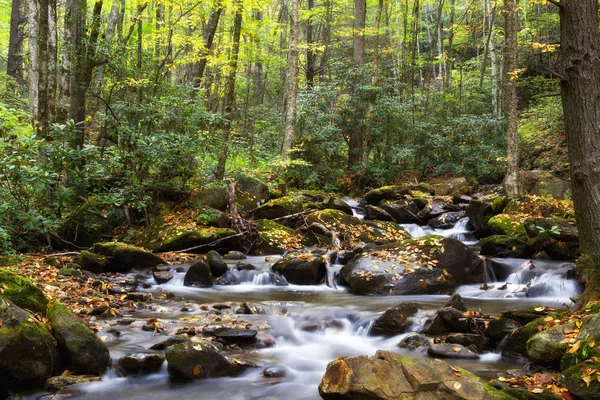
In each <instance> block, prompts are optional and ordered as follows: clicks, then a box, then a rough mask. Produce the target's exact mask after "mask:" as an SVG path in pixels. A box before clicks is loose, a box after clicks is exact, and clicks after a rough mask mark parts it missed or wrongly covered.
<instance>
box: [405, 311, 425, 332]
mask: <svg viewBox="0 0 600 400" xmlns="http://www.w3.org/2000/svg"><path fill="white" fill-rule="evenodd" d="M429 317H430V313H428V312H426V311H422V310H419V311H417V313H416V314H415V315H414V316H413V317H411V318H409V321H410V322H411V324H410V327H409V328H408V329H407V330H406V331H407V332H421V331H422V330H423V327H424V326H425V322H427V319H428V318H429Z"/></svg>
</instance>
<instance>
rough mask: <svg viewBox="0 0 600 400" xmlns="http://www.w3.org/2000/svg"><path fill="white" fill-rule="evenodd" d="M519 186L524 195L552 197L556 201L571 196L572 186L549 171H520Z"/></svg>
mask: <svg viewBox="0 0 600 400" xmlns="http://www.w3.org/2000/svg"><path fill="white" fill-rule="evenodd" d="M519 185H520V187H521V190H522V191H523V193H529V194H532V195H536V196H552V197H554V198H555V199H564V198H567V197H569V196H571V184H570V183H569V182H566V181H563V180H562V179H560V178H558V177H557V176H556V175H554V174H553V173H552V172H549V171H542V170H533V171H520V172H519Z"/></svg>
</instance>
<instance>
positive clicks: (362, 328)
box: [356, 318, 375, 337]
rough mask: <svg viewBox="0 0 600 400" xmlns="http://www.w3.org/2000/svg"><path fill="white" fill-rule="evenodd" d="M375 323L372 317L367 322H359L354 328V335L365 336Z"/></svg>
mask: <svg viewBox="0 0 600 400" xmlns="http://www.w3.org/2000/svg"><path fill="white" fill-rule="evenodd" d="M374 324H375V318H372V319H371V320H370V321H369V323H368V324H366V325H365V324H364V323H362V324H360V325H359V326H358V327H357V328H356V336H360V337H367V336H369V334H370V333H371V329H373V325H374Z"/></svg>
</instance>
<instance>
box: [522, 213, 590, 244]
mask: <svg viewBox="0 0 600 400" xmlns="http://www.w3.org/2000/svg"><path fill="white" fill-rule="evenodd" d="M524 227H525V230H526V231H527V235H529V237H530V238H534V237H536V236H539V235H540V234H541V233H548V234H549V235H550V237H551V238H552V239H555V240H558V241H563V242H577V241H579V233H578V232H577V227H576V226H575V224H573V223H571V222H569V221H567V220H566V219H564V218H558V217H550V218H529V219H527V220H525V221H524Z"/></svg>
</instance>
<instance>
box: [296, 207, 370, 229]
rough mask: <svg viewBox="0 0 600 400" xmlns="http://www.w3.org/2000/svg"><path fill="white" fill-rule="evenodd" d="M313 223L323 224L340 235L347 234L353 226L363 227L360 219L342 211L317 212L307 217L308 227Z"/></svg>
mask: <svg viewBox="0 0 600 400" xmlns="http://www.w3.org/2000/svg"><path fill="white" fill-rule="evenodd" d="M313 222H316V223H319V224H323V225H325V227H326V228H327V229H329V230H332V231H337V232H338V233H346V232H347V231H349V230H350V229H352V227H353V226H358V225H361V221H360V219H358V218H356V217H353V216H351V215H348V214H346V213H345V212H343V211H340V210H334V209H330V208H328V209H325V210H321V211H315V212H314V213H312V214H310V215H309V216H308V217H306V223H307V224H308V225H310V224H312V223H313Z"/></svg>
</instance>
